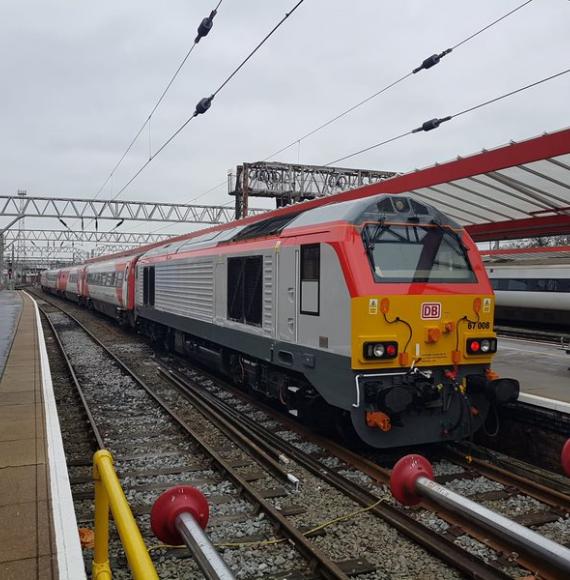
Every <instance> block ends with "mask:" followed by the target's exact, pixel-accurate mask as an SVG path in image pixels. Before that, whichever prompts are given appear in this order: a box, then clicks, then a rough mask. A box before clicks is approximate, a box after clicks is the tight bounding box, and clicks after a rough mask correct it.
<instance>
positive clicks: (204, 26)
mask: <svg viewBox="0 0 570 580" xmlns="http://www.w3.org/2000/svg"><path fill="white" fill-rule="evenodd" d="M222 2H223V0H219V1H218V3H217V5H216V7H215V8H214V9H213V10H212V11H211V12H210V15H209V16H207V17H206V18H203V19H202V22H200V26H199V27H198V32H197V36H196V38H195V39H194V42H193V43H192V46H191V47H190V49H189V50H188V52H187V53H186V55H185V56H184V58H183V59H182V60H181V61H180V64H179V65H178V68H177V69H176V71H175V72H174V74H173V75H172V77H170V80H169V81H168V83H167V85H166V87H165V88H164V90H163V91H162V93H161V95H160V97H159V98H158V100H157V101H156V103H155V104H154V106H153V108H152V109H151V111H150V113H149V114H148V116H147V118H146V119H145V120H144V123H143V124H142V125H141V127H140V129H139V130H138V131H137V133H136V135H135V136H134V137H133V139H132V140H131V142H130V143H129V145H128V146H127V148H126V149H125V151H124V153H123V154H122V155H121V157H120V158H119V160H118V161H117V163H116V164H115V166H114V167H113V169H111V173H109V175H108V176H107V179H105V181H104V183H103V185H101V187H100V188H99V189H98V190H97V193H96V194H95V199H96V198H97V197H98V196H99V194H100V193H101V192H102V191H103V189H105V186H106V185H107V184H108V183H109V181H110V180H111V178H112V177H113V175H114V174H115V171H117V169H118V168H119V166H120V165H121V163H122V162H123V161H124V159H125V157H126V156H127V155H128V154H129V152H130V150H131V149H132V148H133V145H134V144H135V143H136V142H137V140H138V138H139V137H140V136H141V133H142V132H143V131H144V129H145V127H146V126H147V125H148V126H149V143H150V120H151V119H152V116H153V115H154V113H155V112H156V110H157V109H158V107H159V106H160V104H161V103H162V101H163V100H164V97H165V96H166V93H168V91H169V90H170V87H171V86H172V84H173V83H174V81H175V80H176V77H177V76H178V74H179V73H180V71H181V70H182V67H183V66H184V65H185V64H186V61H187V60H188V59H189V58H190V55H191V54H192V52H193V51H194V49H195V48H196V45H197V44H198V43H199V42H200V40H201V39H202V38H204V37H205V36H207V35H208V33H209V32H210V30H211V29H212V26H213V24H214V17H215V16H216V14H217V13H218V9H219V7H220V5H221V4H222ZM149 147H150V145H149ZM150 156H151V152H150V150H149V157H150ZM113 199H114V198H113Z"/></svg>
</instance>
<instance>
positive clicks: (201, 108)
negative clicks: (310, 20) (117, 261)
mask: <svg viewBox="0 0 570 580" xmlns="http://www.w3.org/2000/svg"><path fill="white" fill-rule="evenodd" d="M304 1H305V0H299V1H298V2H297V3H296V4H295V5H294V6H293V8H291V10H289V12H286V13H285V15H284V16H283V18H281V20H279V22H278V23H277V24H276V25H275V26H274V27H273V28H272V29H271V30H270V31H269V32H268V33H267V34H266V35H265V36H264V37H263V39H262V40H261V41H260V42H259V43H258V44H257V45H256V46H255V48H253V50H251V51H250V52H249V54H248V55H247V56H246V57H245V58H244V59H243V60H242V61H241V62H240V64H239V65H238V66H237V67H236V68H235V69H234V70H233V71H232V72H231V73H230V74H229V75H228V76H227V77H226V78H225V79H224V80H223V81H222V83H221V84H220V85H219V86H218V88H217V89H216V90H215V91H214V92H213V93H212V94H211V95H210V96H209V97H204V98H202V99H200V101H198V104H197V105H196V108H195V110H194V113H192V115H191V116H190V117H188V118H187V119H186V121H184V123H182V124H181V125H180V126H179V127H178V128H177V129H176V131H174V133H172V134H171V135H170V137H168V139H166V141H164V143H162V145H161V146H160V147H159V148H158V149H157V150H156V151H155V152H154V153H153V154H152V155H151V156H150V157H149V158H148V159H147V161H146V162H145V163H143V165H142V166H141V167H140V168H139V169H138V170H137V171H136V172H135V174H134V175H133V176H132V177H131V178H130V179H129V180H128V181H127V182H126V183H125V185H123V187H121V189H120V190H119V191H118V192H117V193H116V195H115V196H114V197H113V198H112V199H113V200H114V199H116V198H117V197H118V196H119V195H121V193H123V191H125V189H127V187H129V185H130V184H131V183H132V182H133V181H134V180H135V179H136V178H137V177H138V176H139V175H140V174H141V173H142V172H143V171H144V170H145V169H146V168H147V167H148V166H149V165H150V163H151V162H152V161H153V160H154V159H155V158H156V157H158V155H160V153H162V151H164V149H166V147H168V145H169V144H170V143H172V141H174V139H176V137H177V136H178V135H179V134H180V133H181V132H182V131H183V130H184V129H185V128H186V127H187V126H188V124H189V123H190V122H191V121H192V120H193V119H195V118H196V117H197V116H198V115H203V114H204V113H206V111H208V109H209V108H210V107H211V105H212V101H213V100H214V98H215V97H216V96H217V95H218V94H219V93H220V92H221V91H222V90H223V89H224V88H225V87H226V86H227V85H228V83H229V82H230V81H231V80H232V79H233V78H234V77H235V76H236V75H237V74H238V72H239V71H240V70H241V69H242V68H243V67H244V66H245V65H246V63H247V62H248V61H249V60H250V59H251V58H252V57H253V56H254V55H255V54H256V53H257V52H258V51H259V50H260V49H261V47H262V46H263V45H264V44H265V43H266V42H267V41H268V40H269V39H270V38H271V37H272V36H273V34H275V32H277V30H278V29H279V28H280V27H281V26H282V25H283V24H284V23H285V21H286V20H287V19H288V18H289V17H290V16H291V15H292V14H293V13H294V12H295V11H296V10H297V9H298V8H299V6H301V4H303V2H304Z"/></svg>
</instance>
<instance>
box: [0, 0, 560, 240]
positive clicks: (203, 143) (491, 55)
mask: <svg viewBox="0 0 570 580" xmlns="http://www.w3.org/2000/svg"><path fill="white" fill-rule="evenodd" d="M521 2H522V0H515V1H512V0H509V1H502V2H498V1H497V0H478V1H471V2H467V1H458V0H445V1H444V0H440V1H433V0H432V1H431V2H428V1H426V0H423V1H422V0H400V1H398V2H387V1H384V2H381V1H373V0H351V1H350V2H349V1H343V0H305V2H304V4H303V5H302V6H301V7H300V8H299V9H298V10H297V12H295V14H294V15H293V16H292V17H291V18H290V19H289V20H288V21H287V22H286V23H285V24H284V25H283V26H282V27H281V28H280V29H279V31H278V32H277V33H276V35H275V36H274V37H272V38H271V39H270V40H269V42H268V43H267V44H266V45H265V46H264V47H263V48H262V50H261V51H260V52H259V53H258V54H257V55H256V56H255V57H254V58H253V59H252V60H251V61H250V62H249V63H248V64H247V65H246V67H245V68H244V69H243V70H242V71H241V72H240V73H239V75H238V76H237V77H236V78H235V79H234V80H233V81H232V82H231V83H230V84H229V85H228V86H227V87H226V89H225V90H224V91H223V92H222V93H221V94H220V95H219V96H218V97H217V98H216V100H215V101H214V103H213V104H212V108H211V109H210V111H208V112H207V113H206V114H205V115H203V116H201V117H199V118H197V119H196V120H195V121H193V122H192V123H191V124H190V125H189V126H188V128H187V129H186V130H185V131H184V132H183V133H181V134H180V135H179V136H178V138H177V139H176V140H175V141H174V142H173V143H172V144H171V145H170V146H169V147H168V148H167V149H166V150H165V151H164V152H163V153H162V154H161V155H159V156H158V157H157V158H156V159H155V160H154V161H153V163H152V164H151V165H150V166H149V167H148V168H147V169H146V170H145V171H144V172H143V173H142V174H141V175H140V176H139V177H138V179H137V180H136V181H135V182H134V183H133V184H132V185H131V186H130V187H129V188H128V189H127V190H126V191H125V192H124V193H123V194H122V198H123V199H132V200H162V201H187V200H190V199H192V198H193V197H196V196H197V195H199V194H201V193H203V192H204V190H207V189H208V188H210V187H212V186H214V185H216V184H217V183H218V182H221V181H223V180H224V177H225V175H226V172H227V170H228V169H230V168H234V167H235V165H236V164H238V163H240V162H242V161H255V160H259V159H263V158H264V157H266V156H267V155H269V154H270V153H271V152H272V151H275V150H277V149H279V148H280V147H282V146H283V145H286V144H287V143H289V142H290V141H292V140H294V139H296V138H297V137H299V136H300V135H302V134H304V133H306V132H307V131H309V130H311V129H312V128H314V127H315V126H318V125H319V124H321V123H322V122H324V121H326V120H327V119H329V118H330V117H332V116H334V115H335V114H337V113H339V112H340V111H342V110H343V109H345V108H346V107H348V106H350V105H352V104H354V103H355V102H357V101H359V100H361V99H363V98H365V97H366V96H368V95H370V94H371V93H373V92H374V91H376V90H378V89H379V88H381V87H383V86H384V85H386V84H387V83H389V82H391V81H393V80H395V79H396V78H398V77H400V76H402V75H403V74H405V73H406V72H408V71H410V70H411V69H413V68H414V67H416V66H417V65H418V64H419V63H420V62H421V61H422V60H423V59H424V58H426V57H427V56H429V55H431V54H432V53H434V52H440V51H442V50H443V49H445V48H447V47H449V46H452V45H454V44H456V43H457V42H459V41H461V40H462V39H463V38H465V37H467V36H468V35H470V34H471V33H473V32H474V31H476V30H477V29H479V28H481V27H482V26H484V25H486V24H487V23H489V22H490V21H492V20H494V19H495V18H497V17H499V16H500V15H502V14H504V13H505V12H507V11H508V10H510V9H512V8H514V7H515V6H517V5H518V4H520V3H521ZM294 3H295V2H294V0H265V1H262V0H241V1H239V0H224V1H223V3H222V6H221V8H220V10H219V13H218V15H217V17H216V19H215V24H214V29H213V31H212V32H211V34H210V35H209V36H208V37H207V38H205V39H203V40H202V41H201V42H200V44H199V45H198V46H197V48H196V50H195V51H194V53H193V54H192V56H191V57H190V59H189V60H188V62H187V64H186V66H185V67H184V69H183V70H182V72H181V74H180V76H179V77H178V79H177V80H176V82H175V84H174V85H173V87H172V88H171V90H170V92H169V93H168V95H167V97H166V99H165V100H164V101H163V103H162V105H161V107H160V108H159V110H158V111H157V113H156V114H155V115H154V117H153V119H152V124H151V145H152V146H153V147H155V148H156V147H157V146H158V145H159V144H160V143H162V142H163V141H164V139H166V138H167V137H168V136H169V135H170V134H171V132H172V131H173V130H174V129H175V128H176V127H177V126H178V125H180V123H181V122H183V121H184V120H185V119H186V118H187V117H188V116H189V115H190V114H191V113H192V112H193V110H194V107H195V104H196V102H197V101H198V100H199V99H200V98H202V97H203V96H207V95H208V94H210V93H211V92H212V90H213V89H214V88H216V87H217V85H218V84H219V83H220V82H221V80H223V79H224V78H225V76H226V75H227V74H228V73H229V72H230V71H231V70H232V69H233V67H234V66H236V64H237V63H238V62H239V61H240V60H241V59H242V58H243V57H244V56H245V55H246V54H247V53H248V51H249V50H250V49H251V48H252V47H253V46H255V44H257V42H258V41H259V40H260V39H261V38H262V37H263V36H264V35H265V34H266V32H268V31H269V30H270V29H271V28H272V27H273V26H274V24H275V23H276V22H277V21H278V20H279V19H280V18H281V17H282V16H283V14H284V13H285V12H286V11H287V10H288V9H290V8H291V7H292V6H293V5H294ZM214 4H215V2H214V0H169V1H168V2H165V1H164V0H162V1H158V0H155V1H150V0H122V1H120V2H117V0H113V1H112V0H99V1H98V2H83V1H80V2H78V1H76V0H75V1H71V0H68V1H62V0H47V1H46V0H41V1H40V0H3V1H2V2H1V3H0V54H1V56H0V79H1V81H2V83H1V91H0V159H1V165H0V191H1V193H2V194H12V193H15V192H16V190H18V189H26V190H27V191H28V193H29V194H30V195H33V194H36V195H53V196H56V195H57V196H66V197H67V196H68V197H85V198H89V197H92V196H93V195H94V194H95V192H96V191H97V190H98V189H99V187H100V186H101V184H102V183H103V182H104V181H105V179H106V177H107V175H108V174H109V172H110V170H111V169H112V167H113V165H114V164H115V162H116V161H117V160H118V158H119V157H120V156H121V154H122V152H123V151H124V149H125V148H126V146H127V145H128V143H129V141H130V140H131V138H132V137H133V136H134V134H135V133H136V131H137V130H138V128H139V127H140V125H141V124H142V122H143V121H144V119H145V118H146V116H147V115H148V113H149V112H150V109H151V108H152V106H153V104H154V102H155V101H156V99H157V97H158V96H159V95H160V93H161V92H162V90H163V88H164V86H165V85H166V83H167V81H168V79H169V78H170V76H171V75H172V73H173V72H174V70H175V69H176V67H177V66H178V64H179V62H180V60H181V59H182V57H183V55H184V54H185V53H186V51H187V50H188V48H189V47H190V45H191V43H192V40H193V38H194V36H195V34H196V27H197V25H198V23H199V22H200V20H201V19H202V18H203V17H204V16H206V15H207V14H208V13H209V11H210V10H211V8H212V7H213V6H214ZM569 30H570V2H569V1H568V0H534V2H532V3H531V4H529V5H528V6H526V7H525V8H523V9H522V10H520V11H519V12H517V13H515V14H514V15H512V16H511V17H509V18H508V19H506V20H505V21H503V22H501V23H499V24H497V25H496V26H494V27H493V28H492V29H490V30H488V31H487V32H484V33H483V34H481V35H480V36H478V37H477V38H475V39H473V40H472V41H471V42H469V43H467V44H465V45H463V46H461V47H459V48H457V50H455V51H454V52H453V53H452V54H450V55H449V56H447V57H445V59H443V60H442V62H441V63H440V64H439V65H438V66H437V67H435V68H433V69H431V70H429V71H422V72H420V73H419V74H417V75H414V76H413V77H412V78H410V79H408V80H407V81H405V82H403V83H401V84H400V85H399V86H397V87H396V88H394V89H393V90H391V91H389V92H388V93H386V94H384V95H381V96H380V97H378V98H376V99H375V100H373V101H372V102H370V103H368V104H367V105H365V106H363V107H362V108H360V109H359V110H358V111H356V112H355V113H353V114H351V115H349V116H347V117H345V118H344V119H342V120H341V121H339V122H337V123H335V124H333V125H332V126H331V127H329V128H327V129H325V130H323V131H321V132H320V133H318V134H317V135H315V136H314V137H311V138H310V139H307V140H306V141H304V142H303V143H302V146H301V148H300V150H298V149H297V148H292V149H290V150H289V151H287V152H286V153H284V154H282V155H281V156H279V158H278V160H279V161H293V162H297V161H298V159H299V160H300V161H301V162H302V163H310V164H324V163H327V162H329V161H332V160H334V159H336V158H337V157H341V156H343V155H345V154H347V153H350V152H352V151H354V150H357V149H360V148H363V147H365V146H367V145H370V144H372V143H375V142H377V141H381V140H382V139H385V138H388V137H391V136H393V135H396V134H399V133H401V132H403V131H406V130H409V129H412V128H414V127H416V126H418V125H419V124H421V123H422V122H423V121H425V120H427V119H430V118H432V117H441V116H445V115H447V114H451V113H454V112H457V111H458V110H461V109H463V108H466V107H468V106H471V105H473V104H476V103H478V102H480V101H483V100H486V99H488V98H492V97H494V96H496V95H499V94H501V93H503V92H506V91H509V90H512V89H515V88H517V87H519V86H521V85H524V84H527V83H529V82H532V81H534V80H538V79H540V78H542V77H544V76H547V75H549V74H553V73H556V72H558V71H560V70H562V69H565V68H568V66H569V63H570V33H569ZM569 102H570V75H567V76H566V77H563V78H562V79H557V80H554V81H553V82H551V83H548V84H546V85H542V86H540V87H537V88H535V89H531V90H529V91H527V92H525V93H524V94H522V95H517V96H515V97H514V98H511V99H508V100H505V101H502V102H500V103H497V104H495V105H492V106H489V107H487V108H485V109H482V110H479V111H476V112H474V113H472V114H468V115H464V116H462V117H460V118H458V119H456V120H453V121H451V122H450V123H447V124H445V125H442V126H441V127H440V128H439V129H437V130H436V131H432V132H430V133H420V134H418V135H414V136H412V137H409V138H406V139H403V140H401V141H399V142H397V143H394V144H390V145H388V146H386V147H383V148H381V149H378V150H376V151H372V152H370V153H368V154H365V155H362V156H359V157H356V158H354V159H351V160H350V161H348V162H345V164H346V165H348V166H355V167H365V168H370V169H387V170H394V171H407V170H410V169H413V168H416V167H421V166H425V165H430V164H432V163H434V162H437V161H445V160H448V159H450V158H453V157H455V156H457V155H459V154H461V155H465V154H469V153H474V152H476V151H478V150H480V149H481V148H483V147H494V146H498V145H500V144H503V143H506V142H508V141H509V140H511V139H514V140H519V139H525V138H529V137H533V136H535V135H537V134H539V133H542V132H544V131H555V130H558V129H561V128H563V127H566V126H567V125H569V124H570V123H569V108H570V107H569V104H568V103H569ZM148 147H149V142H148V134H147V133H145V134H144V137H141V139H140V140H139V142H138V144H137V146H136V147H135V148H134V149H133V151H132V152H131V154H130V155H129V157H128V158H127V159H126V161H125V162H124V163H123V165H122V166H121V168H120V170H119V171H118V172H117V174H116V177H115V178H114V179H113V180H112V181H111V182H110V183H109V184H108V186H107V188H106V189H105V190H104V192H103V194H102V195H101V197H105V198H109V197H111V196H113V195H114V194H115V193H116V192H117V191H118V190H119V189H120V187H121V186H122V185H123V184H124V183H125V182H126V181H127V180H128V179H129V178H130V176H131V175H132V174H133V173H134V172H135V171H136V169H138V167H139V166H140V165H141V164H142V163H143V162H144V161H145V159H146V157H147V155H148ZM229 200H230V198H229V197H228V195H227V192H226V189H225V188H219V189H217V190H215V191H214V192H212V193H211V194H209V195H208V196H205V197H203V198H202V199H201V200H200V202H199V203H207V204H224V203H227V202H228V201H229ZM252 201H253V203H252V204H251V205H260V204H259V203H258V202H257V200H252ZM0 220H1V218H0ZM4 223H5V222H4ZM56 224H57V222H56ZM0 225H2V222H1V221H0ZM50 225H52V226H54V227H57V226H56V225H54V224H53V223H51V224H50ZM27 226H29V227H33V223H32V220H28V222H27ZM44 227H47V226H44ZM156 227H157V225H155V224H154V225H151V226H150V229H156ZM123 229H125V230H128V231H132V230H136V231H139V230H143V229H145V226H141V225H139V226H137V225H136V224H133V225H128V226H126V225H125V226H123ZM165 231H177V228H170V230H168V229H167V230H165Z"/></svg>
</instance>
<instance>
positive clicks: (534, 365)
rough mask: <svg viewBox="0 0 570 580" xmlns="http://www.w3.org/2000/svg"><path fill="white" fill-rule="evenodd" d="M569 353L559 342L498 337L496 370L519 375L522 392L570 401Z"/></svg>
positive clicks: (508, 374) (516, 377)
mask: <svg viewBox="0 0 570 580" xmlns="http://www.w3.org/2000/svg"><path fill="white" fill-rule="evenodd" d="M568 367H570V356H569V355H567V354H566V353H565V352H564V351H563V350H560V349H559V347H558V346H557V345H553V344H547V343H541V342H533V341H530V340H524V339H518V338H506V337H500V338H499V351H498V352H497V355H496V356H495V359H494V361H493V370H495V371H497V372H498V373H499V374H500V375H501V376H503V377H512V378H514V379H518V380H519V381H520V384H521V392H523V393H527V394H530V395H538V396H540V397H546V398H548V399H555V400H557V401H564V402H566V403H570V370H568Z"/></svg>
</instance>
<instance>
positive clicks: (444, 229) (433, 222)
mask: <svg viewBox="0 0 570 580" xmlns="http://www.w3.org/2000/svg"><path fill="white" fill-rule="evenodd" d="M430 225H434V226H435V227H436V228H437V229H438V230H439V231H440V232H442V233H443V234H446V233H448V234H451V236H452V237H454V238H455V239H456V240H457V242H458V243H459V245H460V246H461V249H462V250H463V253H464V254H465V252H467V251H468V250H469V248H468V247H467V246H466V245H465V244H464V243H463V238H462V237H461V236H460V235H459V234H458V233H457V232H456V231H455V230H454V229H453V228H451V227H449V226H448V227H445V226H442V225H441V224H440V223H439V222H438V221H437V220H431V222H430ZM457 254H458V255H459V256H460V255H461V253H460V252H457Z"/></svg>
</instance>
